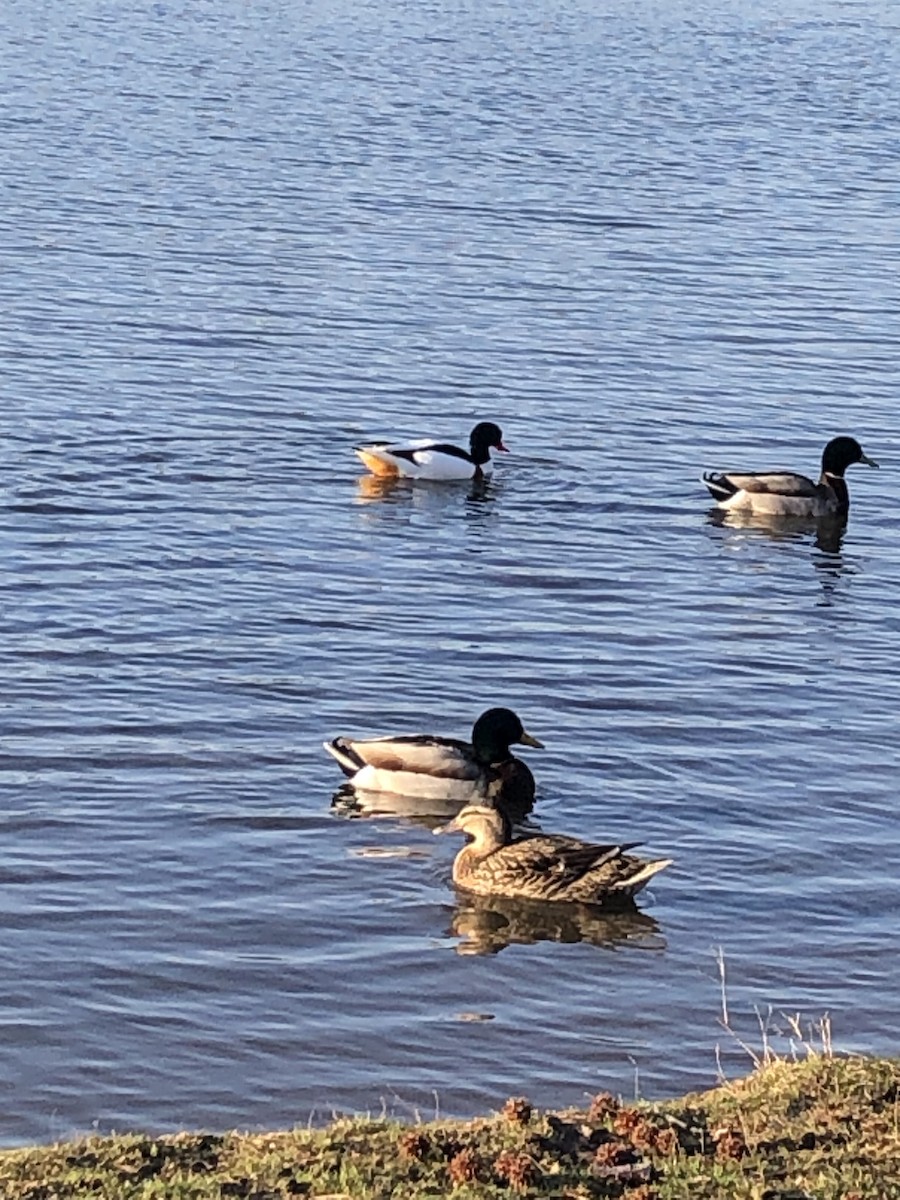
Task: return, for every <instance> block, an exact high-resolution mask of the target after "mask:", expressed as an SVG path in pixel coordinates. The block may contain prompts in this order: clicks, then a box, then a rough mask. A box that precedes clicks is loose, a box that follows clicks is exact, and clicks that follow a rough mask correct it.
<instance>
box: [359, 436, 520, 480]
mask: <svg viewBox="0 0 900 1200" xmlns="http://www.w3.org/2000/svg"><path fill="white" fill-rule="evenodd" d="M354 450H355V451H356V453H357V454H358V455H359V457H360V458H361V459H362V461H363V462H364V463H365V465H366V466H367V467H368V468H369V470H370V471H371V472H372V473H373V474H374V475H393V476H397V475H402V476H403V477H405V478H407V479H431V480H435V481H447V480H453V479H483V478H485V477H486V476H488V475H490V474H491V472H492V471H493V469H494V463H493V460H492V458H491V451H492V450H502V451H506V447H505V446H504V445H503V431H502V430H501V429H500V426H499V425H495V424H494V422H493V421H480V422H479V423H478V424H477V425H476V426H475V428H474V429H473V430H472V432H471V434H470V435H469V449H468V450H464V449H463V448H462V447H461V446H454V445H452V444H450V443H449V442H437V441H434V440H433V439H431V438H423V439H421V440H420V441H414V442H373V443H372V444H371V445H368V446H355V447H354Z"/></svg>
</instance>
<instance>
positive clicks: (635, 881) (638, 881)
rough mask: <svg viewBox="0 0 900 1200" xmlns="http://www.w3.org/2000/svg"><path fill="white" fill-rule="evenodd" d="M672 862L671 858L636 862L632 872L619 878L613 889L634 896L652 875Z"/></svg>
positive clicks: (669, 865)
mask: <svg viewBox="0 0 900 1200" xmlns="http://www.w3.org/2000/svg"><path fill="white" fill-rule="evenodd" d="M673 862H674V859H671V858H657V859H655V860H654V861H653V862H642V863H638V865H637V869H636V870H635V871H634V873H633V874H631V875H627V876H626V877H625V878H624V879H621V880H620V881H619V882H618V883H617V884H616V885H615V890H616V891H617V892H622V893H624V894H625V895H626V896H636V895H637V893H638V892H639V891H640V890H641V889H642V888H645V887H646V886H647V884H648V883H649V882H650V880H651V879H652V878H653V876H654V875H658V874H659V872H660V871H664V870H665V869H666V867H671V865H672V863H673Z"/></svg>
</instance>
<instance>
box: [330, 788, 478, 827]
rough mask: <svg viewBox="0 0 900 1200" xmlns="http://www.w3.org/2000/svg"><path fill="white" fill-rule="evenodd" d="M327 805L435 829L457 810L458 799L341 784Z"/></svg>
mask: <svg viewBox="0 0 900 1200" xmlns="http://www.w3.org/2000/svg"><path fill="white" fill-rule="evenodd" d="M331 807H332V808H333V809H334V811H335V812H336V813H338V814H340V816H343V817H402V818H403V820H404V821H411V822H412V823H413V824H414V825H421V826H424V828H426V829H437V828H439V827H440V826H442V825H443V824H444V823H445V822H446V821H449V820H450V819H451V818H452V817H455V816H456V814H457V813H458V812H459V808H460V802H459V800H453V799H450V798H449V797H443V798H442V797H429V798H425V799H423V798H422V797H421V796H396V795H394V794H393V793H391V792H373V791H368V790H367V789H365V788H357V787H354V786H353V784H352V783H344V784H342V785H341V786H340V787H339V788H338V790H337V791H336V792H335V793H334V795H333V796H332V798H331Z"/></svg>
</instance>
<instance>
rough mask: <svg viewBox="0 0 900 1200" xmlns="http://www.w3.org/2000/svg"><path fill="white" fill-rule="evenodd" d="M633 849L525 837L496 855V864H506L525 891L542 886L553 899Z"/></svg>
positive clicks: (511, 874) (493, 856) (544, 892)
mask: <svg viewBox="0 0 900 1200" xmlns="http://www.w3.org/2000/svg"><path fill="white" fill-rule="evenodd" d="M631 848H632V847H631V846H625V845H621V844H620V845H615V846H597V845H592V844H590V843H588V842H581V841H578V839H577V838H563V837H545V836H541V835H540V834H538V835H537V836H536V837H525V838H523V839H522V840H521V841H518V842H514V843H513V844H512V845H511V846H505V847H504V848H503V849H502V850H498V851H496V853H495V854H494V855H492V861H493V860H498V862H499V861H500V860H502V866H503V869H504V871H505V872H509V874H508V878H512V877H513V876H515V877H516V878H517V879H518V880H519V881H520V882H521V885H522V887H523V888H525V889H527V888H529V887H531V886H532V885H534V886H540V888H541V890H542V892H543V894H544V895H545V896H549V895H550V894H551V893H552V892H553V891H554V890H555V889H557V888H565V887H570V886H571V885H572V884H573V883H574V882H575V881H576V880H578V879H581V877H582V876H583V875H586V874H587V873H588V872H589V871H594V870H596V869H597V868H599V867H601V866H603V865H604V863H607V862H611V861H612V860H614V859H616V858H618V857H619V856H620V855H621V854H622V852H623V851H624V850H626V849H631Z"/></svg>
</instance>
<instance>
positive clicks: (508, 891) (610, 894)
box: [435, 804, 672, 904]
mask: <svg viewBox="0 0 900 1200" xmlns="http://www.w3.org/2000/svg"><path fill="white" fill-rule="evenodd" d="M453 830H458V831H459V832H461V833H464V834H466V836H467V838H468V839H469V840H468V842H467V843H466V845H465V846H463V848H462V850H460V852H459V854H457V856H456V858H455V859H454V862H453V882H454V883H455V884H456V886H457V887H459V888H462V889H463V890H464V891H467V892H473V893H474V894H476V895H479V896H508V897H511V898H521V899H527V900H561V901H569V902H572V901H574V902H576V903H581V904H604V903H609V902H614V901H616V900H618V901H622V900H628V899H630V898H631V897H632V896H635V895H636V894H637V893H638V892H639V891H640V890H641V888H643V887H644V886H645V885H646V884H647V883H648V882H649V881H650V880H651V879H652V878H653V876H654V875H656V874H657V873H658V872H659V871H662V870H664V869H665V868H666V867H668V866H670V865H671V862H672V859H671V858H658V859H655V860H653V861H648V860H646V859H642V858H637V857H635V855H633V854H627V853H626V851H627V850H630V849H632V845H633V844H632V845H624V846H623V845H619V846H597V845H593V844H592V843H590V842H582V841H579V840H578V839H577V838H572V837H564V836H563V835H561V834H549V833H548V834H538V835H537V836H536V837H528V836H526V837H523V838H519V839H516V840H513V837H512V829H511V826H510V822H509V818H508V817H507V816H506V814H505V813H503V812H500V811H499V810H498V809H496V808H493V807H489V806H487V805H484V804H470V805H467V806H466V807H465V808H464V809H463V810H462V812H461V813H460V814H459V815H458V816H457V817H456V818H455V819H454V820H452V821H451V822H450V823H449V825H444V826H443V827H442V829H440V830H435V832H436V833H440V832H450V831H453Z"/></svg>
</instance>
